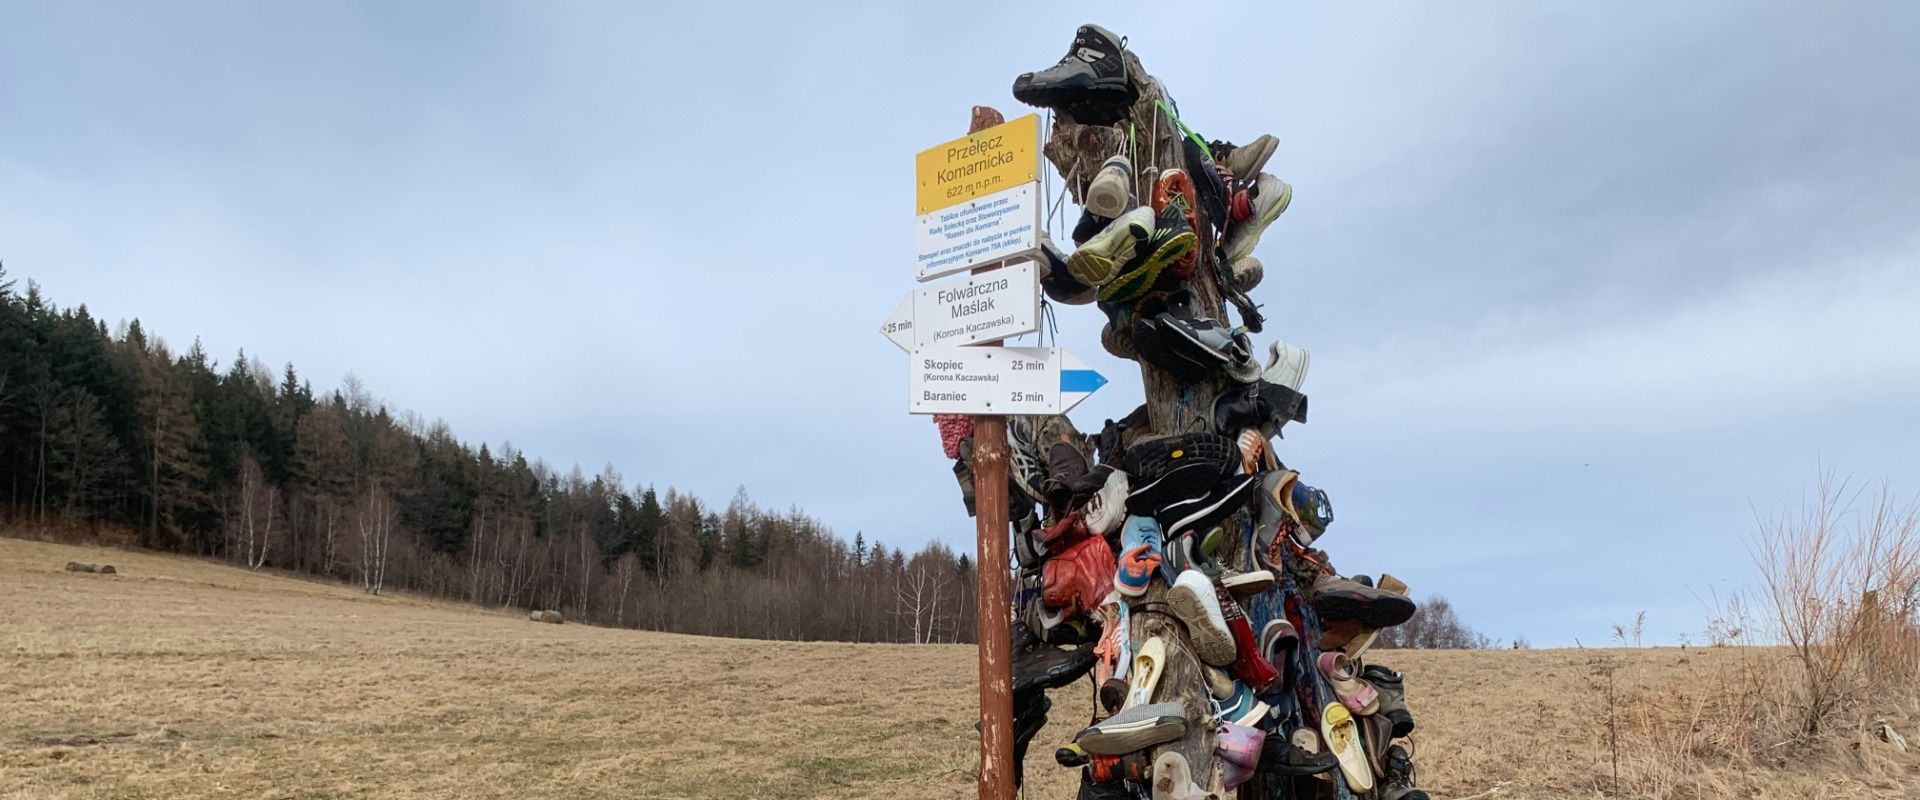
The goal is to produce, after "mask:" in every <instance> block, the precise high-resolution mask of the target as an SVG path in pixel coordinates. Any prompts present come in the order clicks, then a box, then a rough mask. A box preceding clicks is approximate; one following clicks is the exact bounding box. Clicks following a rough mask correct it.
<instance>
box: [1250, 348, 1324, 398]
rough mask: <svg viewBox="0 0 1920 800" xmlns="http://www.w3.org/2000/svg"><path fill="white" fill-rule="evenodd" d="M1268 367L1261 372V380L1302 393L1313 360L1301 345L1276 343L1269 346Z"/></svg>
mask: <svg viewBox="0 0 1920 800" xmlns="http://www.w3.org/2000/svg"><path fill="white" fill-rule="evenodd" d="M1267 354H1268V355H1267V367H1266V369H1263V370H1261V371H1260V378H1261V379H1262V380H1264V381H1266V382H1268V383H1272V384H1277V385H1280V386H1285V387H1287V388H1288V389H1292V390H1294V391H1296V392H1297V391H1300V385H1301V384H1303V383H1306V382H1307V363H1308V362H1309V361H1311V360H1312V357H1311V356H1310V354H1308V353H1307V349H1306V348H1304V347H1301V346H1299V345H1291V344H1287V343H1286V342H1283V341H1275V342H1274V343H1273V344H1270V345H1268V346H1267Z"/></svg>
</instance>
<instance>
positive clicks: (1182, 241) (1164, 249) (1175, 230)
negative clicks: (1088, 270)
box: [1088, 206, 1200, 303]
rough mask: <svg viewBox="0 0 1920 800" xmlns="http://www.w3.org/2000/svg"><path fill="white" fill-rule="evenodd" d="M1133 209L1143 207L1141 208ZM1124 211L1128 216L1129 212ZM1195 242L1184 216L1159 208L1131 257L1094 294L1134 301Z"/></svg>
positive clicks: (1111, 299) (1113, 300)
mask: <svg viewBox="0 0 1920 800" xmlns="http://www.w3.org/2000/svg"><path fill="white" fill-rule="evenodd" d="M1168 208H1169V209H1172V208H1173V207H1172V206H1168ZM1136 210H1145V207H1144V206H1143V207H1142V208H1141V209H1136ZM1148 213H1152V212H1151V211H1149V212H1148ZM1127 214H1128V216H1129V217H1131V216H1132V214H1133V212H1131V211H1129V212H1127ZM1116 224H1117V223H1116ZM1088 244H1089V245H1091V244H1092V242H1089V243H1088ZM1199 244H1200V240H1199V239H1198V238H1197V237H1195V236H1194V235H1193V229H1192V228H1190V227H1188V226H1187V222H1186V217H1185V216H1183V215H1182V214H1180V213H1179V212H1178V211H1176V210H1169V211H1163V212H1161V213H1160V214H1158V215H1156V216H1155V217H1154V220H1153V228H1152V231H1151V234H1150V235H1149V236H1148V237H1147V239H1146V241H1145V242H1142V243H1141V244H1140V245H1139V247H1138V248H1137V249H1136V250H1135V251H1134V254H1133V258H1132V259H1131V260H1129V261H1127V262H1125V263H1124V264H1122V265H1121V267H1120V271H1119V274H1117V275H1115V276H1114V277H1113V279H1112V281H1111V282H1108V283H1106V284H1105V285H1102V286H1101V287H1100V289H1099V291H1098V292H1097V295H1098V296H1099V298H1100V300H1101V302H1106V303H1125V302H1129V301H1132V300H1137V299H1139V298H1140V296H1141V295H1143V294H1146V293H1147V291H1148V290H1149V289H1152V288H1153V287H1154V285H1155V284H1157V283H1159V282H1160V275H1161V273H1162V272H1165V271H1166V269H1167V267H1168V266H1170V265H1172V264H1174V263H1175V262H1178V261H1179V260H1180V259H1182V258H1185V257H1186V256H1187V255H1188V254H1189V253H1191V252H1193V249H1194V248H1195V247H1198V246H1199Z"/></svg>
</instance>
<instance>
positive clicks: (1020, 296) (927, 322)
mask: <svg viewBox="0 0 1920 800" xmlns="http://www.w3.org/2000/svg"><path fill="white" fill-rule="evenodd" d="M1039 329H1040V283H1039V277H1038V273H1037V272H1035V271H1034V264H1033V262H1031V261H1025V262H1021V263H1019V264H1014V265H1012V266H1009V267H1004V268H1001V269H996V270H991V271H988V272H982V273H980V274H978V275H960V276H956V277H952V278H947V279H946V280H941V281H935V282H932V283H927V284H925V285H922V286H920V287H918V288H916V289H914V290H913V291H912V292H909V293H907V297H906V299H903V300H901V301H900V305H898V306H896V307H895V308H894V309H893V314H892V315H890V316H888V317H887V321H886V322H885V323H882V324H881V325H880V333H882V334H884V335H885V336H886V337H887V339H888V340H890V341H892V342H893V343H894V344H895V345H897V346H899V348H900V349H902V350H915V349H924V348H928V347H933V346H936V345H963V344H975V343H978V342H993V341H999V340H1001V339H1011V338H1013V337H1015V336H1023V335H1026V334H1029V333H1032V332H1034V331H1037V330H1039Z"/></svg>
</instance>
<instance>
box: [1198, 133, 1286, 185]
mask: <svg viewBox="0 0 1920 800" xmlns="http://www.w3.org/2000/svg"><path fill="white" fill-rule="evenodd" d="M1279 147H1280V140H1279V139H1275V138H1273V136H1271V135H1269V134H1264V133H1263V134H1260V136H1259V137H1258V138H1255V139H1254V140H1253V141H1251V142H1248V143H1246V144H1243V145H1239V146H1237V147H1236V146H1234V145H1231V144H1229V145H1227V146H1226V150H1227V152H1224V153H1223V152H1221V148H1219V147H1217V146H1216V147H1215V148H1214V152H1213V157H1214V158H1215V159H1217V160H1220V161H1222V162H1224V163H1225V164H1226V167H1227V171H1228V172H1232V173H1233V177H1234V178H1236V179H1238V180H1242V181H1246V180H1251V179H1252V178H1253V177H1254V176H1256V175H1259V174H1260V170H1261V168H1263V167H1265V166H1266V165H1267V159H1269V158H1272V157H1273V151H1275V150H1277V149H1279Z"/></svg>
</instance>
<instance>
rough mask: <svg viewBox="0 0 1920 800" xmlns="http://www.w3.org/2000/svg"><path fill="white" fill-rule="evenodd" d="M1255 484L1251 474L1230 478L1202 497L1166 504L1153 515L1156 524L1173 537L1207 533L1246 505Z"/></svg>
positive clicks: (1257, 480)
mask: <svg viewBox="0 0 1920 800" xmlns="http://www.w3.org/2000/svg"><path fill="white" fill-rule="evenodd" d="M1259 483H1260V481H1259V478H1257V477H1256V476H1253V475H1234V476H1231V477H1228V478H1227V479H1226V480H1225V481H1223V482H1220V483H1217V484H1215V485H1214V486H1213V488H1212V489H1210V490H1208V492H1207V493H1206V494H1203V495H1200V496H1198V497H1190V498H1187V499H1185V500H1177V501H1174V502H1172V503H1168V504H1167V505H1166V506H1164V507H1162V508H1161V509H1160V512H1159V513H1158V514H1155V515H1154V516H1155V518H1156V519H1158V520H1159V521H1160V529H1161V530H1163V531H1172V532H1174V534H1175V535H1178V534H1181V533H1186V532H1188V531H1196V532H1197V531H1206V530H1211V529H1212V528H1213V527H1214V526H1215V525H1218V524H1220V523H1221V522H1222V521H1224V520H1225V519H1226V518H1227V517H1230V516H1233V514H1234V512H1236V511H1239V510H1240V509H1241V508H1242V507H1244V506H1246V504H1247V499H1248V498H1251V497H1253V493H1254V491H1255V489H1256V488H1258V486H1259Z"/></svg>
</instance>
